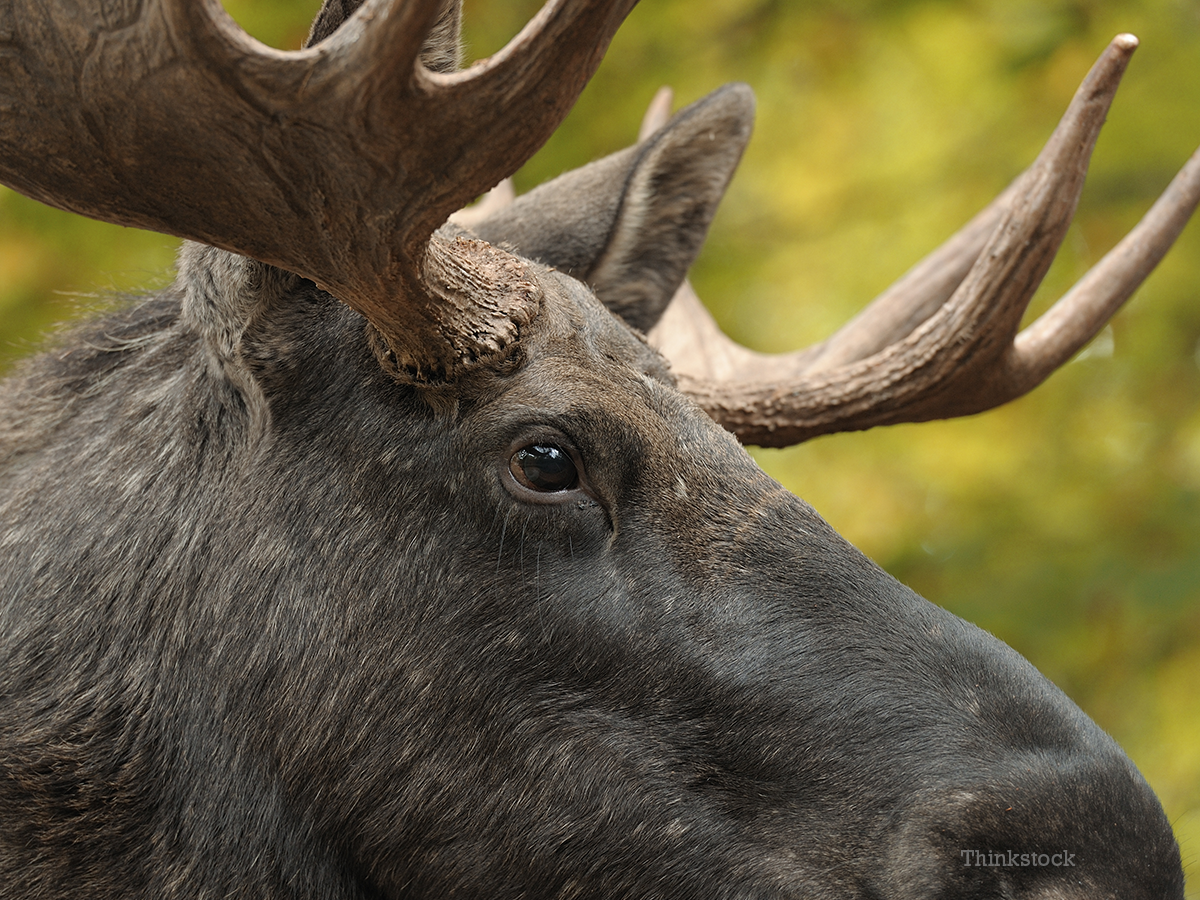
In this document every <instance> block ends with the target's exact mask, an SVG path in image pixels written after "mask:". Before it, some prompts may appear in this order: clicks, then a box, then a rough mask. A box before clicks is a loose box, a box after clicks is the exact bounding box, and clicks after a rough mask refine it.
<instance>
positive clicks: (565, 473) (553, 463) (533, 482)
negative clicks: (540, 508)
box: [509, 444, 579, 491]
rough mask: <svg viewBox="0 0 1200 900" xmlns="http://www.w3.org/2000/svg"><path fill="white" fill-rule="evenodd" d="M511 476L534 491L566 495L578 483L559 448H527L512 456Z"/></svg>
mask: <svg viewBox="0 0 1200 900" xmlns="http://www.w3.org/2000/svg"><path fill="white" fill-rule="evenodd" d="M509 467H510V468H511V469H512V473H513V475H515V476H516V478H517V480H518V481H519V482H521V483H522V484H524V485H525V486H526V487H530V488H533V489H534V490H535V491H569V490H571V488H573V487H575V485H576V484H577V483H578V482H579V473H578V472H576V471H575V463H574V462H573V461H572V460H571V457H570V455H569V454H568V453H567V452H566V451H565V450H563V449H562V448H561V447H555V446H553V445H547V444H530V445H529V446H528V447H522V448H521V449H520V450H518V451H517V452H516V453H514V454H513V458H512V462H511V463H509Z"/></svg>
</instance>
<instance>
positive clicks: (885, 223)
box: [0, 0, 1200, 897]
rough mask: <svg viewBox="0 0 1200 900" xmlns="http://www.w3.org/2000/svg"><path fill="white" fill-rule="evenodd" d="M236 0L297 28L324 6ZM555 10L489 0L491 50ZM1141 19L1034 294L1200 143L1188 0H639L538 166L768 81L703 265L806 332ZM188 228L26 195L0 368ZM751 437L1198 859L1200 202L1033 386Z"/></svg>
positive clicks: (235, 7) (980, 196) (747, 324)
mask: <svg viewBox="0 0 1200 900" xmlns="http://www.w3.org/2000/svg"><path fill="white" fill-rule="evenodd" d="M226 5H227V8H228V9H229V10H230V12H231V13H232V14H233V15H234V16H235V18H237V19H238V21H239V22H241V23H242V25H243V26H244V27H246V28H247V29H248V30H249V31H250V32H251V33H252V34H253V35H255V36H256V37H258V38H259V39H260V40H263V41H264V42H266V43H269V44H272V45H274V46H278V47H283V48H294V47H296V46H298V45H299V43H300V42H301V41H302V40H303V37H304V34H305V32H306V29H307V22H308V19H309V18H310V17H311V15H312V14H313V12H314V11H315V9H316V7H317V6H318V5H319V3H318V2H317V0H237V2H235V0H227V2H226ZM538 5H539V4H537V3H535V2H532V0H509V2H506V3H501V2H497V0H467V16H468V20H467V34H466V37H467V43H468V55H469V57H470V58H477V57H480V56H484V55H487V54H489V53H491V52H493V51H495V50H496V49H498V48H499V47H501V46H502V45H503V44H504V42H505V41H507V40H508V38H510V37H511V36H512V35H513V34H515V33H516V32H517V31H518V30H519V29H520V28H521V27H522V25H523V24H524V23H525V21H526V20H527V19H528V18H529V17H530V16H531V15H532V14H533V12H534V11H535V10H536V8H537V6H538ZM1122 31H1130V32H1133V33H1135V34H1137V35H1138V36H1139V38H1140V39H1141V42H1142V44H1141V49H1140V50H1139V51H1138V53H1137V54H1136V55H1135V57H1134V60H1133V62H1132V64H1131V66H1130V68H1129V72H1128V74H1127V75H1126V78H1125V84H1124V86H1123V87H1122V89H1121V92H1120V93H1119V94H1118V97H1117V100H1116V103H1115V104H1114V107H1113V110H1112V113H1111V114H1110V122H1109V124H1108V125H1107V126H1106V129H1105V132H1104V133H1103V134H1102V136H1101V138H1100V142H1099V145H1098V147H1097V150H1096V154H1095V158H1094V162H1093V166H1092V174H1091V176H1090V179H1089V184H1088V187H1087V188H1086V190H1085V192H1084V195H1083V198H1082V201H1081V203H1080V207H1079V214H1078V217H1077V222H1076V224H1075V225H1074V226H1073V227H1072V229H1071V231H1070V233H1069V234H1068V236H1067V239H1066V242H1065V244H1064V247H1063V250H1062V251H1061V253H1060V255H1059V259H1058V260H1057V262H1056V263H1055V265H1054V267H1053V268H1052V270H1051V272H1050V274H1049V276H1048V278H1047V280H1046V284H1045V286H1044V288H1043V290H1042V291H1041V292H1039V295H1038V297H1037V298H1036V299H1035V301H1034V309H1033V311H1032V314H1036V313H1037V312H1038V311H1040V310H1042V309H1045V308H1046V307H1047V306H1048V305H1049V303H1051V302H1052V301H1053V299H1054V298H1056V297H1057V296H1059V295H1060V294H1061V293H1062V292H1063V291H1064V290H1065V288H1066V287H1067V286H1069V285H1070V284H1071V283H1072V282H1073V281H1074V280H1075V279H1076V278H1078V277H1079V276H1080V275H1081V274H1082V273H1083V272H1084V271H1086V269H1087V268H1088V267H1089V266H1090V265H1092V264H1093V263H1094V262H1096V261H1097V260H1098V259H1099V258H1100V256H1101V255H1102V254H1103V253H1104V251H1105V250H1107V249H1108V248H1109V247H1111V246H1112V245H1113V244H1114V243H1115V242H1116V241H1117V240H1118V239H1119V237H1120V236H1121V235H1122V234H1124V233H1125V232H1126V231H1127V230H1128V229H1129V228H1130V227H1131V226H1132V225H1133V224H1134V222H1135V221H1136V220H1137V218H1138V217H1139V216H1140V215H1141V214H1142V213H1143V212H1144V211H1145V210H1146V209H1147V208H1148V207H1149V205H1150V203H1151V202H1152V201H1153V199H1154V197H1155V196H1156V195H1157V193H1158V192H1159V191H1161V190H1162V188H1163V187H1164V186H1165V185H1166V183H1167V182H1168V181H1169V179H1170V177H1171V175H1172V174H1173V173H1174V171H1175V170H1176V169H1177V168H1178V167H1179V166H1180V165H1182V163H1183V162H1184V160H1185V159H1186V158H1187V156H1188V155H1189V154H1190V153H1191V152H1192V150H1193V149H1194V148H1195V146H1196V145H1197V144H1200V4H1198V3H1197V2H1196V0H1047V2H1044V0H973V2H971V0H842V2H836V3H835V2H832V0H812V2H799V0H689V2H686V3H685V2H681V0H645V2H644V3H643V4H642V5H641V6H640V7H639V8H637V9H636V10H635V11H634V12H633V13H632V15H631V16H630V18H629V21H628V22H627V23H626V25H625V27H624V28H623V29H622V31H621V32H620V33H619V34H618V36H617V38H616V40H615V41H614V43H613V45H612V47H611V49H610V52H609V54H608V57H607V59H606V61H605V63H604V65H603V67H602V68H601V71H600V72H599V74H598V75H597V77H596V79H595V80H594V81H593V83H592V85H591V86H590V87H589V88H588V90H587V91H586V92H585V94H584V96H583V97H582V98H581V100H580V102H579V104H578V106H577V108H576V110H575V112H573V113H572V115H571V117H570V118H569V119H568V121H567V123H566V124H565V126H564V128H563V129H562V130H561V131H560V132H559V133H558V134H557V135H556V136H555V137H554V138H552V139H551V141H550V142H549V144H548V145H547V146H546V148H545V149H544V150H543V151H542V152H541V153H539V154H538V156H536V157H535V158H534V159H533V160H532V161H531V162H530V163H529V164H528V165H527V166H526V167H525V169H524V170H522V172H521V173H520V174H519V175H518V178H517V182H518V188H519V189H527V188H529V187H530V186H532V185H534V184H536V183H538V182H540V181H542V180H544V179H545V178H547V177H551V176H553V175H555V174H558V173H559V172H561V171H563V170H565V169H568V168H571V167H574V166H576V165H579V164H581V163H584V162H587V161H588V160H589V159H592V158H595V157H597V156H600V155H602V154H604V153H607V152H609V151H612V150H615V149H618V148H619V147H622V146H624V145H625V144H627V143H629V142H631V141H632V139H633V137H634V135H635V134H636V130H637V125H638V122H639V120H640V117H641V115H642V112H643V109H644V107H645V105H646V103H647V102H648V101H649V99H650V97H651V96H652V94H653V92H654V90H655V89H656V88H657V87H658V86H659V85H660V84H670V85H672V86H673V87H674V88H675V89H676V92H677V97H678V100H679V102H680V103H681V104H682V103H686V102H690V101H691V100H693V99H695V98H697V97H699V96H701V95H702V94H703V93H705V92H707V91H709V90H711V89H712V88H714V87H716V86H717V85H719V84H721V83H723V82H726V81H731V80H743V81H746V82H749V83H750V84H751V85H752V86H753V87H754V89H755V91H756V92H757V94H758V98H759V124H758V126H757V133H756V136H755V139H754V141H753V143H752V145H751V148H750V150H749V151H748V153H747V154H746V159H745V160H744V162H743V165H742V171H741V174H740V175H739V176H738V178H737V179H736V180H735V182H734V185H733V188H732V190H731V192H730V196H729V197H728V199H727V201H726V203H725V204H724V206H723V209H722V212H721V214H720V216H719V217H718V219H717V221H716V223H715V224H714V226H713V230H712V235H711V238H710V241H709V244H708V246H707V248H706V250H705V253H704V256H703V257H702V259H701V260H700V261H699V263H698V264H697V266H696V268H695V271H694V273H693V276H694V281H695V282H696V285H697V288H698V290H699V292H700V294H701V296H702V297H704V298H705V299H706V301H707V302H708V303H709V305H710V307H711V308H712V309H713V311H714V313H715V314H716V315H717V317H718V319H719V321H720V322H721V323H722V325H723V327H725V329H726V330H727V331H728V333H729V334H730V335H732V336H733V337H735V338H736V339H738V340H740V341H742V342H743V343H746V344H748V345H751V346H754V347H756V348H759V349H764V350H778V351H782V350H787V349H792V348H795V347H798V346H802V345H805V344H808V343H811V342H814V341H817V340H820V339H821V338H823V337H825V336H827V335H828V334H829V333H831V332H832V331H833V330H835V329H836V328H837V327H838V326H839V325H840V324H841V323H842V322H844V321H845V320H847V319H848V318H849V317H850V316H851V315H852V314H854V313H855V312H856V311H857V310H858V309H859V308H861V306H862V305H863V304H864V303H865V302H866V301H867V300H868V299H870V298H871V297H873V296H874V295H875V294H877V293H878V292H879V291H881V290H882V289H883V288H884V287H886V285H887V284H888V283H890V282H891V281H892V280H893V279H895V278H896V277H897V276H899V275H900V274H901V273H902V272H903V271H904V270H905V269H906V268H907V267H908V266H910V265H911V264H912V263H914V262H915V261H916V260H917V259H919V258H920V257H921V256H922V255H924V254H925V253H926V252H928V251H929V250H930V249H932V248H933V247H935V246H936V245H937V244H938V243H940V242H941V241H942V240H943V239H945V238H946V237H947V236H948V235H949V234H951V233H952V232H953V231H954V230H955V229H956V228H957V227H958V226H959V225H961V224H962V223H963V222H964V221H966V219H967V218H969V217H970V216H971V215H972V214H973V213H974V212H975V211H977V210H978V209H979V208H981V207H982V206H983V205H985V204H986V203H987V202H988V201H989V200H990V199H991V198H992V197H993V196H994V195H995V194H996V193H997V192H998V191H999V190H1000V189H1002V188H1003V187H1004V185H1005V184H1006V183H1007V182H1008V181H1009V180H1010V179H1011V178H1012V177H1014V176H1015V175H1016V174H1017V173H1018V172H1019V171H1020V170H1021V169H1022V168H1024V167H1025V166H1026V165H1027V164H1028V163H1029V162H1030V161H1031V160H1032V159H1033V157H1034V156H1035V155H1036V153H1037V151H1038V149H1039V148H1040V146H1041V143H1042V142H1043V141H1044V140H1045V138H1046V137H1047V136H1048V135H1049V133H1050V131H1051V130H1052V129H1053V127H1054V124H1055V122H1056V121H1057V117H1058V116H1059V115H1060V114H1061V112H1062V111H1063V109H1065V107H1066V105H1067V102H1068V101H1069V99H1070V97H1071V95H1072V93H1073V92H1074V90H1075V87H1076V86H1077V84H1078V82H1079V81H1080V79H1082V77H1083V75H1084V74H1085V72H1086V71H1087V69H1088V67H1089V66H1090V64H1091V62H1092V61H1093V60H1094V58H1095V57H1096V56H1097V55H1098V54H1099V52H1100V51H1101V49H1102V48H1103V47H1104V45H1105V44H1106V43H1107V41H1108V40H1109V39H1111V37H1112V36H1113V35H1115V34H1117V33H1119V32H1122ZM174 249H175V242H174V241H172V240H170V239H168V238H164V237H160V236H157V235H150V234H145V233H141V232H135V231H130V230H127V229H121V228H115V227H112V226H107V225H101V224H98V223H92V222H87V221H84V220H82V219H79V218H77V217H74V216H70V215H66V214H63V213H59V212H57V211H54V210H49V209H46V208H44V207H40V206H38V205H37V204H34V203H31V202H29V201H26V200H25V199H24V198H21V197H17V196H16V195H14V194H12V193H11V192H7V191H6V192H4V194H3V195H2V196H0V354H2V355H0V365H3V364H4V361H5V359H11V358H13V357H14V356H15V355H16V354H19V353H23V352H26V351H27V350H28V349H29V348H30V347H31V346H34V345H35V344H36V341H37V335H38V334H39V333H41V332H42V331H44V330H45V329H46V328H48V327H49V324H50V323H51V322H53V321H56V320H59V319H62V318H63V317H64V316H66V315H69V314H72V312H73V311H74V310H75V309H76V308H77V307H84V308H88V307H91V306H93V305H95V303H96V302H99V301H97V300H96V298H97V297H106V296H110V295H112V294H114V293H118V292H121V291H126V290H131V289H138V288H150V287H154V286H158V285H161V284H164V283H165V282H166V281H167V280H168V279H169V278H170V273H169V268H170V264H171V259H172V255H173V253H174ZM757 456H758V459H759V461H760V462H761V464H762V465H763V466H764V468H766V469H767V471H768V472H770V473H771V474H773V475H774V476H775V477H776V478H778V479H779V480H780V481H782V482H783V483H784V484H786V485H787V486H788V487H789V488H791V489H792V490H793V491H795V492H796V493H797V494H800V495H801V496H803V497H805V498H806V499H807V500H809V501H810V502H811V503H812V504H813V505H814V506H815V507H816V508H817V509H818V510H819V511H820V512H821V513H822V514H823V515H824V516H825V517H826V518H827V519H829V520H830V522H831V523H832V524H833V525H834V526H835V527H836V528H838V529H839V530H840V531H841V532H842V533H843V534H845V535H846V536H847V537H848V538H850V539H851V540H852V541H854V542H855V543H856V544H857V545H858V546H859V547H861V548H862V549H863V550H864V551H866V552H867V553H868V554H869V555H870V556H872V557H873V558H874V559H875V560H877V561H878V562H879V563H880V564H881V565H883V566H884V567H885V568H887V569H888V570H889V571H891V572H892V573H893V574H895V575H896V576H897V577H899V578H900V579H901V580H903V581H905V582H906V583H908V584H910V585H912V586H913V587H914V588H915V589H916V590H918V591H919V592H921V593H922V594H924V595H925V596H927V597H929V598H931V599H933V600H934V601H936V602H938V603H941V604H943V605H945V606H946V607H948V608H949V609H952V610H953V611H955V612H956V613H958V614H960V615H962V616H964V617H965V618H968V619H970V620H972V621H974V622H977V623H979V624H980V625H982V626H983V627H984V628H987V629H988V630H990V631H992V632H994V633H995V634H997V635H999V636H1000V637H1001V638H1003V639H1004V640H1005V641H1007V642H1008V643H1010V644H1012V645H1013V646H1014V647H1015V648H1016V649H1017V650H1019V651H1020V652H1021V653H1023V654H1024V655H1025V656H1027V657H1028V658H1029V659H1030V660H1032V661H1033V662H1034V663H1035V664H1036V665H1037V666H1038V667H1039V668H1040V669H1042V671H1044V672H1045V673H1046V674H1047V675H1049V676H1050V677H1051V678H1052V679H1053V680H1054V681H1055V682H1056V683H1058V684H1059V685H1060V686H1062V687H1063V689H1064V690H1066V692H1067V693H1068V694H1070V695H1071V696H1072V697H1073V698H1074V699H1075V700H1076V701H1077V702H1078V703H1079V704H1080V705H1081V706H1082V707H1083V708H1084V709H1085V710H1086V711H1087V712H1088V713H1089V714H1090V715H1091V716H1092V717H1093V718H1095V719H1096V720H1097V721H1098V722H1099V723H1100V724H1101V725H1102V726H1103V727H1104V728H1106V729H1107V730H1108V731H1110V732H1111V733H1112V734H1113V735H1114V736H1115V737H1116V738H1117V740H1118V741H1120V742H1121V744H1122V745H1123V746H1124V747H1125V748H1126V750H1127V751H1128V752H1129V753H1130V755H1131V756H1132V757H1133V758H1134V760H1135V761H1136V762H1137V763H1138V765H1139V766H1140V767H1141V769H1142V771H1143V772H1144V773H1145V774H1146V777H1147V778H1148V779H1149V780H1150V782H1151V783H1152V784H1153V785H1154V787H1155V788H1156V790H1157V791H1158V792H1159V795H1160V796H1161V797H1162V799H1163V802H1164V804H1165V806H1166V808H1167V811H1168V814H1169V815H1170V816H1171V818H1172V820H1173V821H1174V823H1175V825H1176V829H1177V832H1178V834H1179V837H1180V840H1181V843H1182V845H1183V850H1184V857H1185V862H1186V863H1187V864H1188V865H1189V868H1190V872H1191V873H1192V880H1194V881H1200V226H1197V225H1195V224H1193V225H1192V226H1191V227H1190V228H1189V229H1188V230H1187V231H1186V232H1185V233H1184V235H1183V237H1182V238H1181V240H1180V242H1179V244H1178V245H1177V246H1176V248H1175V249H1174V250H1173V251H1172V252H1171V254H1170V255H1169V256H1168V257H1167V259H1166V261H1165V262H1164V263H1163V264H1162V265H1161V266H1160V267H1159V270H1158V271H1157V272H1156V273H1155V274H1154V275H1152V276H1151V277H1150V279H1149V280H1148V281H1147V282H1146V284H1145V286H1144V287H1143V288H1142V289H1141V290H1140V291H1139V292H1138V294H1137V295H1136V296H1135V297H1134V298H1133V299H1132V300H1131V301H1130V303H1129V304H1128V305H1127V308H1126V309H1125V310H1124V311H1122V312H1121V313H1120V314H1119V315H1118V316H1117V317H1116V318H1115V320H1114V321H1113V323H1112V324H1111V326H1110V327H1109V328H1108V329H1106V330H1105V332H1104V333H1103V334H1102V335H1101V337H1100V338H1099V339H1097V341H1095V342H1094V343H1093V345H1092V347H1091V348H1089V350H1087V351H1085V352H1084V353H1083V354H1081V355H1080V357H1079V358H1078V359H1076V360H1075V361H1074V362H1072V363H1070V364H1068V365H1067V366H1065V367H1064V368H1063V370H1062V371H1060V372H1059V373H1057V374H1056V375H1055V376H1053V377H1052V378H1051V379H1050V381H1049V382H1048V383H1047V384H1046V385H1045V386H1043V387H1041V388H1039V389H1038V390H1037V391H1035V392H1034V393H1033V394H1032V395H1030V396H1029V397H1026V398H1023V399H1021V400H1019V401H1017V402H1015V403H1012V404H1010V405H1009V406H1007V407H1005V408H1003V409H1000V410H997V411H993V412H990V413H987V414H985V415H982V416H978V417H974V418H971V419H965V420H957V421H953V422H944V423H929V424H923V425H914V426H900V427H894V428H888V429H877V430H875V431H871V432H865V433H859V434H848V435H840V436H833V437H828V438H822V439H819V440H817V441H814V442H812V443H810V444H805V445H803V446H800V447H797V448H793V449H790V450H785V451H770V452H759V453H757ZM1190 890H1191V894H1190V896H1192V897H1200V889H1198V888H1197V887H1196V886H1195V885H1194V884H1193V885H1192V887H1191V888H1190Z"/></svg>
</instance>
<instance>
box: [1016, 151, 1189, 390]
mask: <svg viewBox="0 0 1200 900" xmlns="http://www.w3.org/2000/svg"><path fill="white" fill-rule="evenodd" d="M1197 205H1200V150H1197V151H1196V152H1195V153H1193V154H1192V156H1191V158H1190V159H1189V160H1188V161H1187V163H1186V164H1185V165H1184V167H1183V168H1182V169H1180V170H1179V174H1177V175H1176V176H1175V177H1174V178H1173V179H1172V180H1171V183H1170V184H1169V185H1168V186H1167V189H1166V190H1165V191H1163V194H1162V196H1161V197H1159V198H1158V200H1156V201H1155V203H1154V205H1153V206H1151V207H1150V210H1149V212H1147V213H1146V215H1145V216H1143V217H1142V219H1141V221H1140V222H1138V224H1137V225H1136V226H1135V227H1134V229H1133V230H1132V231H1130V232H1129V234H1127V235H1125V237H1124V238H1122V239H1121V241H1120V242H1119V243H1118V244H1117V246H1115V247H1114V248H1113V249H1112V250H1110V251H1109V252H1108V253H1107V254H1105V256H1104V258H1103V259H1101V260H1100V262H1098V263H1097V264H1096V265H1095V266H1093V267H1092V268H1091V269H1090V270H1088V272H1087V274H1086V275H1084V276H1083V278H1081V279H1080V280H1079V281H1078V283H1076V284H1075V286H1074V287H1072V288H1071V289H1070V290H1069V291H1067V293H1065V294H1064V295H1063V296H1062V297H1061V298H1060V299H1059V301H1058V302H1057V303H1055V304H1054V306H1052V307H1051V308H1050V309H1049V310H1047V311H1046V312H1045V313H1043V314H1042V315H1041V317H1039V318H1038V320H1037V321H1036V322H1034V323H1033V324H1032V325H1030V326H1029V327H1027V328H1026V329H1025V330H1024V331H1022V332H1021V333H1020V334H1018V335H1017V338H1016V341H1015V342H1014V345H1013V352H1012V353H1011V354H1010V365H1009V366H1008V367H1007V373H1008V377H1009V380H1010V388H1009V389H1010V390H1011V391H1012V396H1013V397H1019V396H1020V395H1021V394H1024V393H1026V392H1027V391H1029V390H1031V389H1033V388H1034V387H1036V386H1037V385H1039V384H1041V383H1042V382H1043V381H1044V380H1045V379H1046V378H1047V377H1048V376H1049V375H1050V373H1051V372H1053V371H1054V370H1055V369H1057V368H1058V367H1059V366H1061V365H1062V364H1063V363H1064V362H1066V361H1067V360H1068V359H1070V358H1071V357H1072V356H1073V355H1074V354H1075V353H1076V352H1077V351H1078V350H1080V349H1082V348H1083V346H1084V345H1085V344H1086V343H1087V342H1088V341H1090V340H1091V339H1092V338H1093V337H1095V336H1096V334H1097V333H1098V332H1099V331H1100V329H1101V328H1103V327H1104V324H1105V322H1107V321H1108V320H1109V319H1110V318H1111V317H1112V315H1113V313H1115V312H1116V311H1117V310H1118V309H1119V308H1120V307H1121V304H1123V303H1124V302H1125V301H1126V300H1127V299H1129V297H1130V296H1131V295H1132V294H1133V292H1134V291H1135V290H1137V288H1138V286H1139V285H1141V283H1142V282H1143V281H1145V280H1146V276H1147V275H1149V274H1150V272H1151V271H1153V269H1154V267H1155V266H1157V265H1158V263H1159V261H1160V260H1162V258H1163V256H1165V255H1166V252H1167V251H1168V250H1169V249H1170V248H1171V245H1172V244H1174V243H1175V239H1176V238H1178V237H1179V235H1180V233H1181V232H1182V231H1183V228H1184V226H1185V225H1187V223H1188V219H1190V218H1191V216H1192V213H1193V212H1194V211H1195V209H1196V207H1197Z"/></svg>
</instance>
